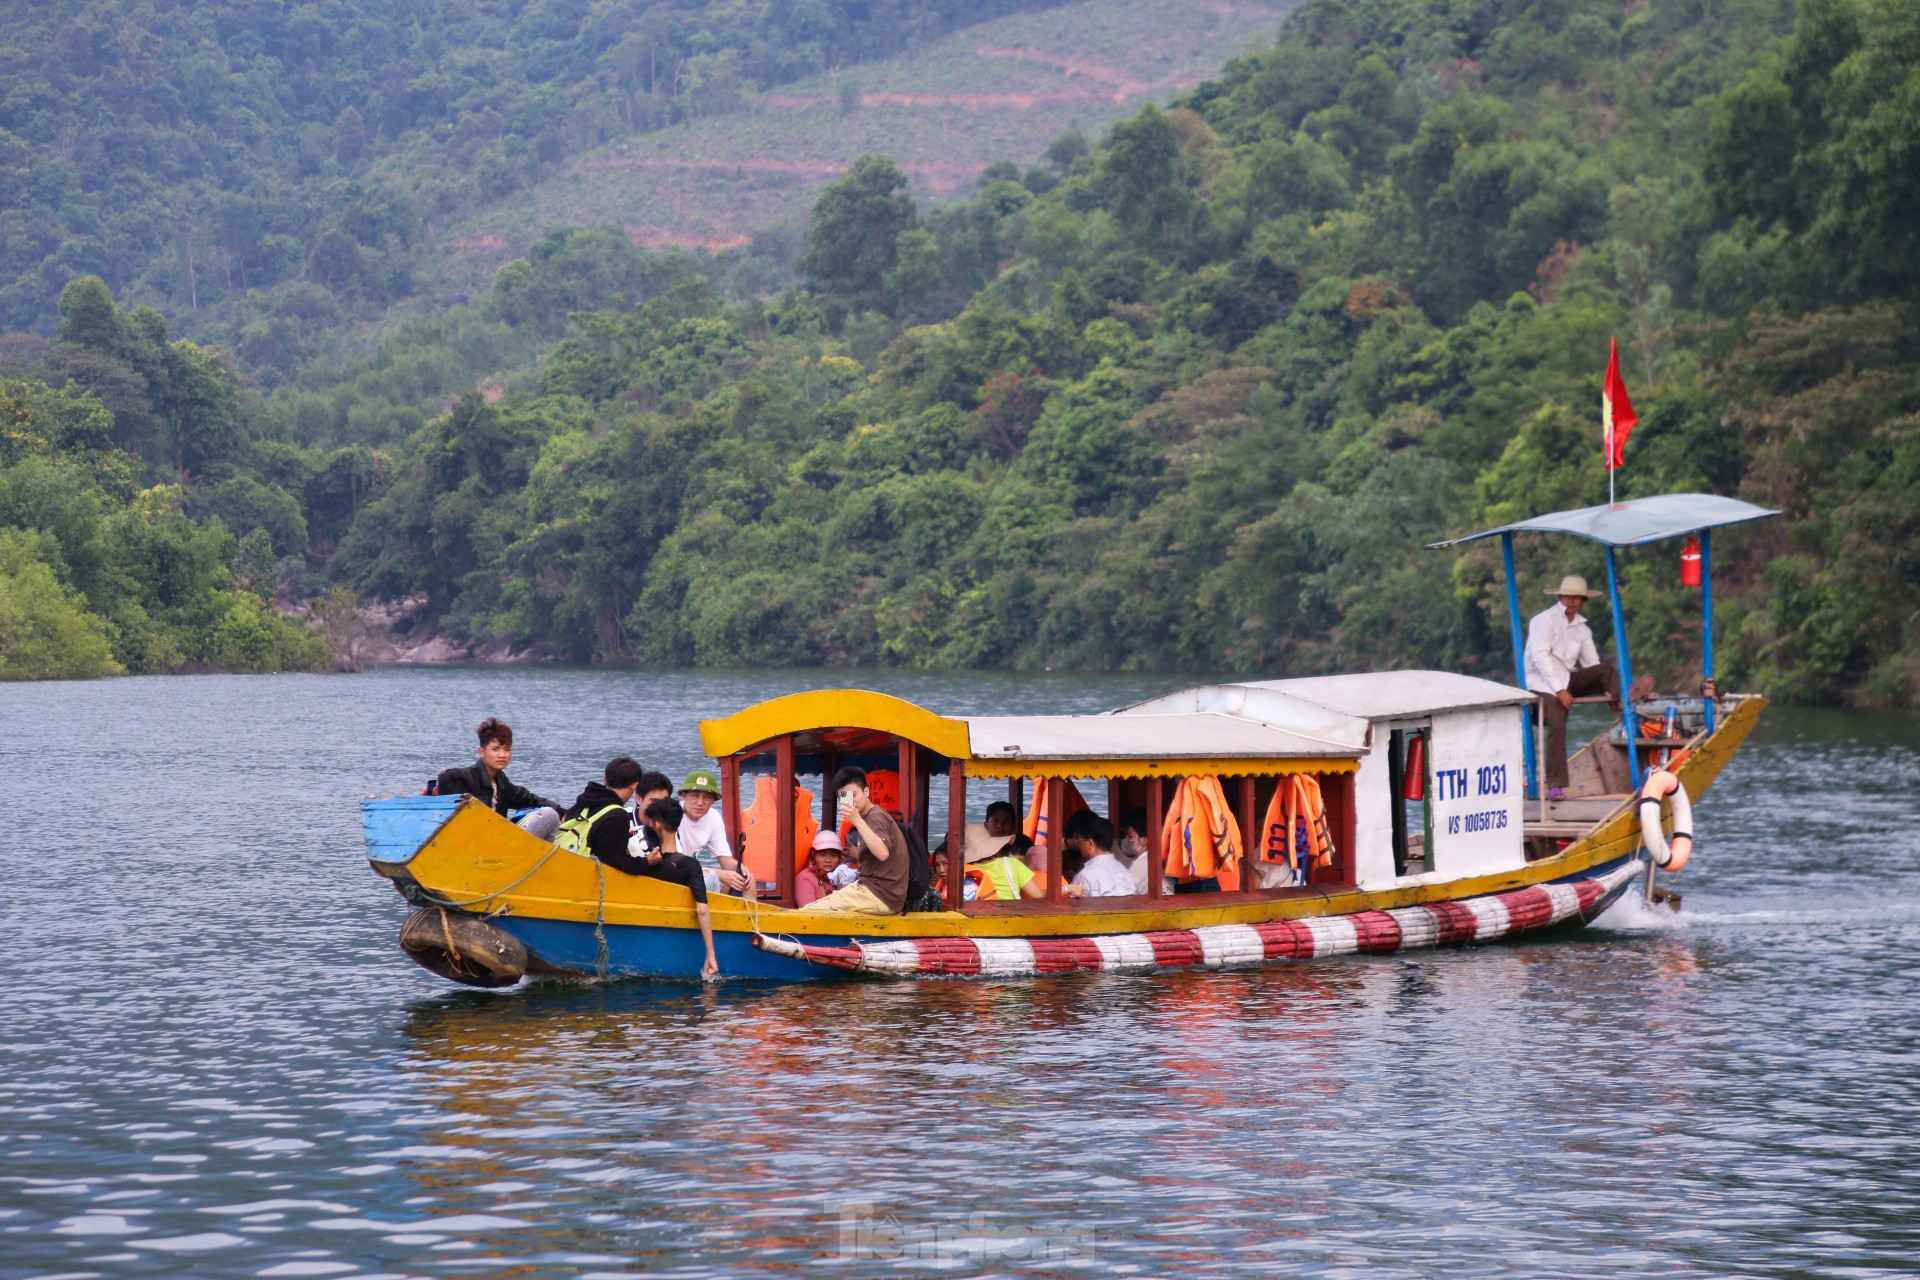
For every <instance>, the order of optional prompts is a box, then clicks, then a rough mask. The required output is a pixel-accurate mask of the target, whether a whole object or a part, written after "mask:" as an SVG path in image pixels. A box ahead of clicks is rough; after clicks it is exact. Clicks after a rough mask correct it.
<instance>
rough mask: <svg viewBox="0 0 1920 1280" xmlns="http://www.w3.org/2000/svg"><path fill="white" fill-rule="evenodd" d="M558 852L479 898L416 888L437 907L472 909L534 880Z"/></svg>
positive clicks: (556, 847) (551, 850) (552, 850)
mask: <svg viewBox="0 0 1920 1280" xmlns="http://www.w3.org/2000/svg"><path fill="white" fill-rule="evenodd" d="M558 852H560V846H559V845H557V844H556V845H553V846H552V847H550V848H549V849H548V850H547V853H546V856H545V857H543V858H541V859H540V861H538V862H536V863H534V864H533V865H532V866H531V867H528V868H527V873H526V874H525V875H523V876H521V877H520V878H519V879H518V880H515V881H514V882H513V883H512V884H509V885H503V886H501V887H500V888H498V889H495V890H493V891H492V892H490V893H483V894H481V895H480V896H479V897H477V898H460V899H455V898H443V897H441V896H440V895H439V894H437V893H435V892H434V891H433V890H431V889H429V888H427V887H426V886H425V885H423V884H418V883H416V884H415V887H416V888H417V889H419V891H420V896H421V897H423V898H425V899H426V900H427V901H428V902H431V903H432V904H433V905H434V906H436V907H471V906H473V905H474V904H475V903H478V902H489V901H491V900H493V899H494V898H498V897H502V896H504V895H506V894H509V893H512V892H513V891H514V890H515V889H518V888H519V887H520V886H521V885H523V884H525V883H526V882H527V881H529V880H531V879H532V878H533V873H534V872H536V871H538V870H539V869H540V868H542V867H544V866H546V865H547V863H548V861H550V860H551V859H552V857H553V855H554V854H556V853H558ZM599 861H600V860H599V859H598V858H595V859H594V862H595V863H596V864H597V863H598V862H599ZM605 887H606V886H605V885H602V886H601V888H602V891H603V892H604V890H605ZM487 914H488V915H496V914H498V912H497V911H489V912H488V913H487Z"/></svg>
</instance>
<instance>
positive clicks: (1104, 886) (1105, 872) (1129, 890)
mask: <svg viewBox="0 0 1920 1280" xmlns="http://www.w3.org/2000/svg"><path fill="white" fill-rule="evenodd" d="M1073 884H1074V887H1075V888H1077V889H1079V890H1080V893H1081V896H1083V897H1088V898H1125V897H1128V896H1129V895H1131V894H1133V893H1135V892H1137V890H1135V889H1134V887H1133V873H1132V872H1130V871H1128V870H1127V869H1126V868H1125V867H1123V866H1121V865H1120V859H1118V858H1116V857H1114V856H1113V855H1112V854H1110V853H1096V854H1094V855H1093V856H1092V857H1091V858H1088V859H1087V863H1086V865H1085V866H1083V867H1081V868H1080V874H1079V875H1077V876H1075V877H1074V878H1073Z"/></svg>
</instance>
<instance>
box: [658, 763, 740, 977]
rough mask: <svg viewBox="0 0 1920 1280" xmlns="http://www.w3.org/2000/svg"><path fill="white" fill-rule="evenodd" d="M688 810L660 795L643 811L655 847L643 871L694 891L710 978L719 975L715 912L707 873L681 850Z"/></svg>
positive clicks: (703, 973) (703, 968)
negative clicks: (709, 900) (682, 827)
mask: <svg viewBox="0 0 1920 1280" xmlns="http://www.w3.org/2000/svg"><path fill="white" fill-rule="evenodd" d="M685 820H686V811H685V810H683V809H682V808H681V807H680V802H679V801H678V800H675V799H674V798H673V797H672V796H661V797H660V798H659V799H657V800H654V801H651V802H650V803H649V804H648V805H647V807H646V808H645V809H642V810H641V811H640V821H641V823H642V824H643V825H645V827H646V829H647V836H648V843H649V844H650V845H651V846H652V851H651V852H650V853H648V855H647V858H646V866H645V867H644V868H642V869H641V871H640V874H641V875H643V876H651V877H653V878H654V879H656V880H665V881H667V882H668V883H670V884H679V885H685V886H686V887H687V892H689V893H691V894H692V895H693V917H694V919H695V920H697V921H699V923H700V941H701V942H703V943H705V944H706V948H707V960H706V963H705V964H703V965H701V966H700V976H701V977H702V978H705V979H706V980H708V981H712V980H713V979H715V978H717V977H719V976H720V961H719V958H718V957H716V956H715V955H714V953H713V913H712V912H711V911H709V910H708V909H707V877H706V872H705V869H704V868H702V867H701V865H700V863H699V861H698V860H697V859H694V858H690V857H688V856H687V855H686V854H684V853H681V852H680V824H681V823H682V822H683V821H685Z"/></svg>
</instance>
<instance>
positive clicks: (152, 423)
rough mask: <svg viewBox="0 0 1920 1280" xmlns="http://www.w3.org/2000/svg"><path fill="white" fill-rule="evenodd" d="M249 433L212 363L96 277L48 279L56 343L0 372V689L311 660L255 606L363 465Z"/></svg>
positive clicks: (296, 626)
mask: <svg viewBox="0 0 1920 1280" xmlns="http://www.w3.org/2000/svg"><path fill="white" fill-rule="evenodd" d="M56 388H57V389H56ZM260 430H261V424H260V423H259V422H258V421H257V419H256V418H255V416H254V415H253V413H252V411H251V407H250V405H249V403H248V401H247V397H246V394H245V392H244V389H243V388H242V387H240V386H239V385H238V384H237V382H236V381H235V379H234V378H233V376H232V375H231V374H230V372H229V371H228V370H226V369H225V368H224V367H223V366H222V364H221V363H220V361H219V359H218V358H217V357H216V356H215V355H213V354H212V353H209V352H207V351H204V350H202V349H200V348H199V347H196V346H194V345H193V344H192V343H189V342H176V341H170V340H169V339H168V336H167V328H166V322H165V321H164V320H163V319H162V318H161V317H160V315H159V314H158V313H157V312H154V311H151V310H147V309H144V308H142V309H139V310H135V311H134V312H132V313H131V314H129V313H127V312H125V311H123V310H121V308H120V307H119V306H118V305H117V304H116V303H115V302H114V300H113V296H112V294H111V293H109V292H108V290H107V287H106V285H105V284H104V283H103V282H102V281H101V280H99V279H98V278H97V277H86V278H84V279H81V280H76V281H75V282H73V283H72V284H70V285H68V286H67V288H66V290H65V292H64V293H63V294H62V295H61V300H60V338H59V341H57V342H55V343H52V344H51V345H49V346H48V347H47V348H46V350H45V351H44V352H43V353H42V355H41V359H40V360H39V361H38V362H35V363H22V362H20V361H18V360H17V359H15V360H10V361H6V362H0V679H9V680H19V679H44V678H49V677H75V676H93V675H109V674H117V673H119V672H122V671H133V672H155V671H171V670H176V669H183V668H184V669H214V670H225V671H286V670H309V669H313V668H317V667H321V666H324V665H325V664H327V663H328V662H329V661H331V658H332V653H331V651H330V650H329V648H328V646H327V645H326V643H325V642H324V641H322V640H321V639H320V637H319V636H318V635H317V634H315V633H314V632H313V631H312V630H310V629H309V628H308V627H307V626H305V625H303V624H301V623H299V622H296V621H293V620H291V619H289V618H287V617H285V616H283V615H282V614H281V613H280V612H278V611H276V610H275V609H274V608H273V601H274V599H275V597H276V595H277V594H278V593H279V590H280V586H281V582H280V575H281V569H282V566H283V565H285V566H288V567H290V568H295V569H298V568H300V567H301V566H303V565H304V557H305V556H306V554H307V553H308V552H309V551H310V550H312V549H313V542H314V536H315V530H314V528H313V524H318V525H319V526H320V527H321V533H320V536H321V537H322V538H323V539H324V538H328V537H331V538H337V537H338V536H339V534H340V532H341V531H342V530H344V528H345V526H346V524H347V523H348V522H350V521H351V519H352V516H353V508H354V505H355V503H356V501H359V500H363V499H364V496H365V492H366V488H367V486H366V484H365V482H364V478H363V480H362V483H361V484H360V485H359V486H358V488H359V490H360V492H359V494H358V495H356V494H355V493H354V492H353V491H352V490H353V488H354V486H353V485H352V484H351V482H350V480H349V479H348V477H350V476H351V475H352V474H353V473H354V472H356V471H362V472H364V470H365V469H366V468H367V467H369V466H370V465H371V463H372V455H371V454H369V453H367V452H366V451H365V450H360V451H358V453H357V454H355V453H354V452H353V451H344V452H343V453H342V454H340V455H336V456H334V457H330V458H328V457H321V456H318V455H308V454H306V453H304V452H303V451H299V450H291V449H287V448H285V447H283V446H281V447H276V446H275V445H273V444H272V443H271V442H269V441H266V440H263V439H262V438H261V435H260ZM343 481H345V482H346V483H343ZM289 485H291V486H292V491H290V490H289V487H288V486H289ZM342 489H345V490H346V492H344V493H342V492H340V491H341V490H342ZM303 507H304V510H303ZM310 520H311V521H312V522H313V524H310V523H309V521H310ZM329 522H330V523H329ZM236 533H239V534H244V536H243V537H240V538H238V539H237V540H236V536H235V535H236Z"/></svg>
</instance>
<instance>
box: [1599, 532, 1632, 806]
mask: <svg viewBox="0 0 1920 1280" xmlns="http://www.w3.org/2000/svg"><path fill="white" fill-rule="evenodd" d="M1613 561H1614V557H1613V548H1612V546H1608V547H1607V603H1608V604H1610V605H1611V606H1613V646H1614V648H1615V649H1617V650H1618V651H1619V653H1620V693H1621V700H1620V722H1621V723H1622V724H1623V725H1625V726H1626V730H1627V776H1628V777H1629V778H1631V779H1633V792H1634V794H1635V795H1638V794H1640V717H1638V716H1636V715H1635V714H1634V713H1633V704H1632V703H1630V702H1628V701H1627V700H1626V693H1627V690H1629V689H1631V688H1633V659H1632V658H1630V657H1628V655H1627V615H1626V613H1625V611H1624V610H1622V609H1621V607H1620V570H1619V569H1618V568H1617V567H1615V565H1614V562H1613Z"/></svg>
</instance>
